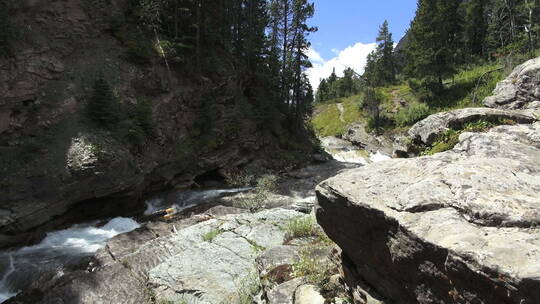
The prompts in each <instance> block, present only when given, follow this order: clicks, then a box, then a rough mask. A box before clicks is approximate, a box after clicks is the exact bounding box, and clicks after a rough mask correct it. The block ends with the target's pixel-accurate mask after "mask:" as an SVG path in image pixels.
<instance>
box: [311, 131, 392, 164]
mask: <svg viewBox="0 0 540 304" xmlns="http://www.w3.org/2000/svg"><path fill="white" fill-rule="evenodd" d="M321 143H322V145H323V147H324V149H325V150H326V152H327V153H328V154H330V155H332V157H333V158H334V159H335V160H337V161H339V162H344V163H355V164H362V165H367V164H370V163H376V162H380V161H384V160H388V159H390V156H388V155H385V154H383V153H381V152H380V151H377V153H369V152H367V151H366V150H362V149H358V148H357V147H356V146H354V145H353V144H351V143H350V142H348V141H346V140H343V139H340V138H336V137H325V138H322V139H321Z"/></svg>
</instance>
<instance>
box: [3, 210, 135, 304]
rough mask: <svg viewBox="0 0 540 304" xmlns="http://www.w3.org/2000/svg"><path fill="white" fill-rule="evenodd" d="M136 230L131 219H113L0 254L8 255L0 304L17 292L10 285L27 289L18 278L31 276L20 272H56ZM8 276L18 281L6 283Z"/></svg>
mask: <svg viewBox="0 0 540 304" xmlns="http://www.w3.org/2000/svg"><path fill="white" fill-rule="evenodd" d="M139 227H140V224H139V223H137V222H136V221H134V220H133V219H130V218H124V217H117V218H114V219H112V220H110V221H109V222H108V223H107V224H105V225H104V226H101V227H94V226H82V225H75V226H73V227H71V228H69V229H65V230H59V231H54V232H50V233H47V236H46V237H45V238H44V239H43V240H42V241H41V243H39V244H36V245H33V246H27V247H23V248H21V249H19V250H16V251H11V252H3V253H0V257H2V258H4V257H5V256H8V257H9V259H10V261H9V265H8V267H7V270H5V272H4V273H3V274H1V277H2V280H0V303H2V302H3V301H5V300H7V299H9V298H11V297H13V296H15V295H16V294H17V293H18V290H16V289H15V288H14V287H13V286H14V285H23V286H27V285H29V284H30V283H31V282H24V281H25V280H27V279H20V278H21V277H22V278H25V277H27V278H29V279H31V277H32V275H31V273H30V274H28V273H27V274H24V272H32V271H35V270H36V269H35V267H38V266H37V265H44V267H50V268H51V270H54V271H58V268H60V267H61V266H62V264H63V263H67V262H68V261H70V260H71V259H73V258H80V257H84V256H90V255H92V254H93V253H95V252H96V251H98V250H99V249H100V248H102V247H104V246H105V244H106V243H107V241H108V240H109V239H111V238H112V237H114V236H117V235H119V234H122V233H126V232H129V231H132V230H135V229H137V228H139ZM12 277H18V278H19V279H18V281H17V282H16V283H15V282H12V280H10V279H11V278H12ZM21 280H22V281H21ZM24 283H26V284H24Z"/></svg>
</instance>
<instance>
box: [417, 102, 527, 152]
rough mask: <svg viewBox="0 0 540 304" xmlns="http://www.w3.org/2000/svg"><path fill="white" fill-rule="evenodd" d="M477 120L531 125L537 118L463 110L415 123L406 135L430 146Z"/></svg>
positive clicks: (433, 116) (524, 114) (496, 112)
mask: <svg viewBox="0 0 540 304" xmlns="http://www.w3.org/2000/svg"><path fill="white" fill-rule="evenodd" d="M479 119H483V120H488V121H496V120H498V119H511V120H514V121H515V122H518V123H531V122H533V121H535V120H537V118H536V117H535V116H534V115H532V113H531V112H530V111H512V110H501V109H489V108H465V109H458V110H453V111H449V112H441V113H437V114H433V115H430V116H429V117H427V118H426V119H423V120H421V121H419V122H417V123H416V124H415V125H414V126H412V128H411V129H410V130H409V132H408V135H409V137H410V138H411V139H413V140H414V141H419V142H422V143H424V144H426V145H430V144H432V143H433V142H434V141H435V140H436V139H437V136H438V135H439V134H441V133H443V132H444V131H447V130H448V129H460V128H462V127H463V126H464V125H465V124H466V123H468V122H472V121H476V120H479Z"/></svg>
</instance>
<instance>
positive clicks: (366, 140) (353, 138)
mask: <svg viewBox="0 0 540 304" xmlns="http://www.w3.org/2000/svg"><path fill="white" fill-rule="evenodd" d="M343 139H344V140H346V141H349V142H351V143H352V144H354V145H355V146H356V147H358V148H361V149H364V150H367V151H369V152H371V153H377V152H378V151H380V152H382V153H384V154H387V155H390V154H392V151H393V144H392V141H390V140H389V139H387V138H385V137H383V136H375V135H372V134H369V133H368V132H366V129H365V126H364V125H363V124H353V125H351V126H349V127H347V131H346V132H345V134H343Z"/></svg>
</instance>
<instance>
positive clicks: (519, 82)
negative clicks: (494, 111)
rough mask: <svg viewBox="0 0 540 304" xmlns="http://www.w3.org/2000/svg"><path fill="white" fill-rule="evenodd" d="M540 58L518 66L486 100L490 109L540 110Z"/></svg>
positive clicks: (485, 103)
mask: <svg viewBox="0 0 540 304" xmlns="http://www.w3.org/2000/svg"><path fill="white" fill-rule="evenodd" d="M539 85H540V57H538V58H535V59H531V60H528V61H526V62H525V63H523V64H521V65H519V66H517V67H516V68H515V69H514V71H512V73H511V74H510V75H509V76H508V77H506V79H504V80H503V81H501V82H499V83H498V84H497V87H496V88H495V90H494V91H493V96H489V97H487V98H486V99H485V100H484V105H486V106H487V107H490V108H502V109H521V108H528V109H533V108H540V89H539V87H538V86H539Z"/></svg>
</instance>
